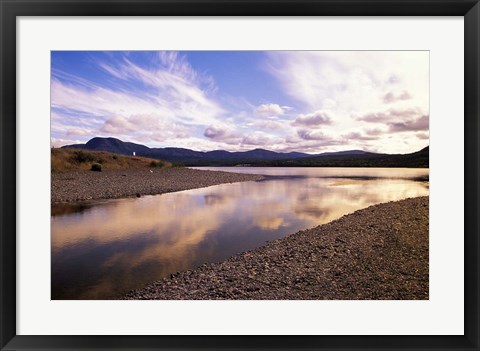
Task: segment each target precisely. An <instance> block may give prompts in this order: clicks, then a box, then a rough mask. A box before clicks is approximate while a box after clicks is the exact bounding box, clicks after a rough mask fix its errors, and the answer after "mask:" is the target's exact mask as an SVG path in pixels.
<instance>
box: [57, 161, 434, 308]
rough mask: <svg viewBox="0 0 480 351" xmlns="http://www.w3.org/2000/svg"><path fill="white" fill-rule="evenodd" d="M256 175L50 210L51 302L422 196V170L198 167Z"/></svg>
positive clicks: (123, 285)
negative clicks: (257, 177) (240, 180)
mask: <svg viewBox="0 0 480 351" xmlns="http://www.w3.org/2000/svg"><path fill="white" fill-rule="evenodd" d="M199 169H210V170H223V171H232V172H239V173H253V174H263V175H265V176H266V178H265V180H262V181H249V182H243V183H233V184H222V185H216V186H211V187H207V188H200V189H193V190H186V191H180V192H176V193H168V194H162V195H155V196H145V197H142V198H128V199H117V200H105V201H95V202H89V203H84V204H81V205H80V206H79V205H75V206H68V207H64V208H62V209H61V210H59V209H58V207H57V208H55V209H54V208H52V217H51V248H52V261H51V262H52V283H51V288H52V291H51V297H52V299H54V300H56V299H69V300H76V299H112V298H117V297H119V296H121V295H122V294H125V293H126V292H128V291H129V290H131V289H136V288H141V287H143V286H144V285H146V284H148V283H151V282H152V281H155V280H158V279H161V278H163V277H166V276H169V274H171V273H175V272H177V271H180V270H187V269H193V268H195V267H198V266H199V265H201V264H203V263H208V262H216V261H221V260H224V259H226V258H228V257H230V256H232V255H235V254H236V253H240V252H243V251H246V250H251V249H254V248H256V247H258V246H261V245H263V244H265V242H267V241H270V240H275V239H279V238H282V237H284V236H286V235H288V234H292V233H295V232H296V231H298V230H303V229H307V228H311V227H314V226H317V225H320V224H324V223H327V222H330V221H332V220H334V219H336V218H339V217H341V216H343V215H345V214H348V213H351V212H353V211H355V210H358V209H361V208H365V207H367V206H370V205H373V204H377V203H381V202H386V201H394V200H400V199H404V198H408V197H416V196H424V195H428V194H429V187H428V184H429V183H428V176H429V171H428V169H404V168H402V169H400V168H383V169H379V168H270V167H265V168H255V167H202V168H200V167H199Z"/></svg>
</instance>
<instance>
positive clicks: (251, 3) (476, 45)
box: [0, 0, 480, 350]
mask: <svg viewBox="0 0 480 351" xmlns="http://www.w3.org/2000/svg"><path fill="white" fill-rule="evenodd" d="M0 12H1V13H0V15H1V31H2V32H1V54H0V59H1V85H0V91H1V97H0V99H1V101H0V105H1V118H0V149H1V150H0V151H1V152H0V155H1V156H0V157H1V159H0V160H1V174H0V186H1V188H0V193H1V194H2V195H1V205H0V206H1V217H0V218H1V219H0V222H1V233H0V248H1V272H0V274H1V276H0V281H1V287H0V290H1V291H0V295H1V296H0V310H1V316H0V347H1V349H2V350H26V349H28V350H116V349H121V350H170V349H171V350H179V349H182V350H189V349H192V350H197V349H204V350H233V349H235V350H243V349H245V350H247V349H248V350H255V349H258V350H266V349H270V350H287V349H288V350H294V349H302V350H305V349H315V350H317V349H319V350H320V349H321V350H353V349H356V350H357V349H358V350H370V349H376V350H400V349H402V350H403V349H412V350H413V349H416V350H420V349H422V350H423V349H425V350H439V349H442V350H460V349H461V350H479V345H480V336H479V329H480V325H479V320H480V315H479V295H480V294H479V293H480V292H479V266H480V264H479V263H480V262H479V252H480V250H479V240H478V236H479V230H478V229H479V228H478V219H477V216H478V213H479V209H478V195H479V193H478V189H479V188H478V183H479V174H478V168H479V123H478V118H479V108H480V104H479V100H480V99H479V98H480V91H479V62H480V55H479V54H480V40H479V34H480V4H479V3H478V0H367V1H364V0H326V1H323V0H297V1H295V0H272V1H270V0H256V1H255V0H243V1H238V0H196V1H195V0H177V1H175V0H164V1H162V0H141V1H135V0H111V1H107V0H100V1H89V0H64V1H55V0H23V1H13V0H0ZM143 15H148V16H153V15H155V16H160V15H161V16H174V15H175V16H178V15H182V16H191V15H195V16H205V15H208V16H232V15H234V16H245V15H246V16H259V15H262V16H293V15H294V16H337V15H342V16H463V17H464V24H465V29H464V34H465V36H464V44H465V77H464V78H465V106H464V107H465V116H464V123H465V131H464V133H465V134H464V137H465V144H464V148H465V149H464V150H465V159H464V163H465V197H464V198H465V204H464V208H465V212H464V216H465V217H464V218H465V232H464V235H465V248H464V254H465V277H464V278H465V279H464V281H465V287H464V290H465V311H464V315H465V320H464V325H465V333H464V335H463V336H449V335H441V336H287V335H285V336H268V335H263V336H53V335H51V336H32V335H30V336H27V335H16V293H17V292H16V177H17V174H16V152H15V150H16V141H17V140H16V18H17V17H18V16H143ZM445 201H446V202H448V199H445Z"/></svg>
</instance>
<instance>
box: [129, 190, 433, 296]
mask: <svg viewBox="0 0 480 351" xmlns="http://www.w3.org/2000/svg"><path fill="white" fill-rule="evenodd" d="M428 223H429V198H428V197H418V198H411V199H406V200H401V201H396V202H388V203H384V204H379V205H375V206H370V207H368V208H366V209H363V210H358V211H356V212H354V213H352V214H349V215H345V216H343V217H341V218H340V219H337V220H335V221H332V222H330V223H327V224H325V225H321V226H318V227H315V228H312V229H309V230H304V231H300V232H297V233H295V234H292V235H290V236H288V237H285V238H283V239H279V240H275V241H272V242H270V243H268V244H267V245H265V246H263V247H260V248H257V249H255V250H252V251H247V252H244V253H241V254H239V255H236V256H234V257H231V258H229V259H227V260H226V261H223V262H219V263H213V264H204V265H203V266H201V267H199V268H197V269H195V270H189V271H185V272H179V273H176V274H173V275H171V276H170V277H169V278H165V279H163V280H161V281H158V282H154V283H152V284H150V285H148V286H146V287H145V288H143V289H140V290H136V291H132V292H130V293H128V294H127V295H126V296H125V297H124V298H125V299H167V300H197V299H202V300H210V299H211V300H217V299H221V300H223V299H227V300H234V299H240V300H243V299H244V300H247V299H250V300H383V299H386V300H426V299H428V298H429V259H428V257H429V250H428V248H429V244H428V243H429V240H428V237H429V236H428V233H429V232H428Z"/></svg>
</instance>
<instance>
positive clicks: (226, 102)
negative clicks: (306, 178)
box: [51, 51, 429, 153]
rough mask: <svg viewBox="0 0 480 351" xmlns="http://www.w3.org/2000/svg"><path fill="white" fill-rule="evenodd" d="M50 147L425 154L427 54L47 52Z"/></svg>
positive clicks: (427, 97) (426, 135)
mask: <svg viewBox="0 0 480 351" xmlns="http://www.w3.org/2000/svg"><path fill="white" fill-rule="evenodd" d="M51 59H52V65H51V68H52V70H51V72H52V74H51V79H52V80H51V142H52V145H53V146H55V147H58V146H62V145H67V144H73V143H83V142H86V141H88V140H89V139H91V138H92V137H95V136H103V137H110V136H112V137H116V138H119V139H121V140H124V141H131V142H136V143H141V144H144V145H147V146H150V147H167V146H168V147H186V148H190V149H194V150H204V151H207V150H216V149H224V150H229V151H238V150H250V149H254V148H266V149H270V150H275V151H285V152H286V151H303V152H309V153H318V152H324V151H340V150H349V149H364V150H369V151H377V152H389V153H405V152H412V151H417V150H419V149H420V148H422V147H424V146H426V145H428V127H429V110H428V101H429V67H428V52H424V51H405V52H402V51H395V52H386V51H373V52H368V51H362V52H348V51H340V52H338V51H337V52H335V51H309V52H302V51H195V52H189V51H181V52H163V51H149V52H146V51H145V52H143V51H135V52H127V51H116V52H100V51H68V52H67V51H54V52H52V54H51Z"/></svg>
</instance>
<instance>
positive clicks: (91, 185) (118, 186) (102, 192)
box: [51, 168, 263, 204]
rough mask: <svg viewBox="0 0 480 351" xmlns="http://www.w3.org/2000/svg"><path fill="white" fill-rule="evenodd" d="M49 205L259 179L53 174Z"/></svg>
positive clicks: (173, 173) (166, 172) (137, 172)
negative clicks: (50, 203) (50, 202)
mask: <svg viewBox="0 0 480 351" xmlns="http://www.w3.org/2000/svg"><path fill="white" fill-rule="evenodd" d="M51 179H52V187H51V189H52V192H51V201H52V204H56V203H64V202H75V201H86V200H96V199H113V198H122V197H132V196H138V195H140V196H142V195H155V194H163V193H169V192H174V191H181V190H187V189H195V188H203V187H207V186H211V185H217V184H224V183H235V182H244V181H249V180H260V179H263V177H262V176H259V175H252V174H238V173H228V172H217V171H215V172H213V171H206V170H197V169H189V168H164V169H151V170H149V169H131V170H107V171H103V172H91V171H70V172H65V173H52V178H51Z"/></svg>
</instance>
